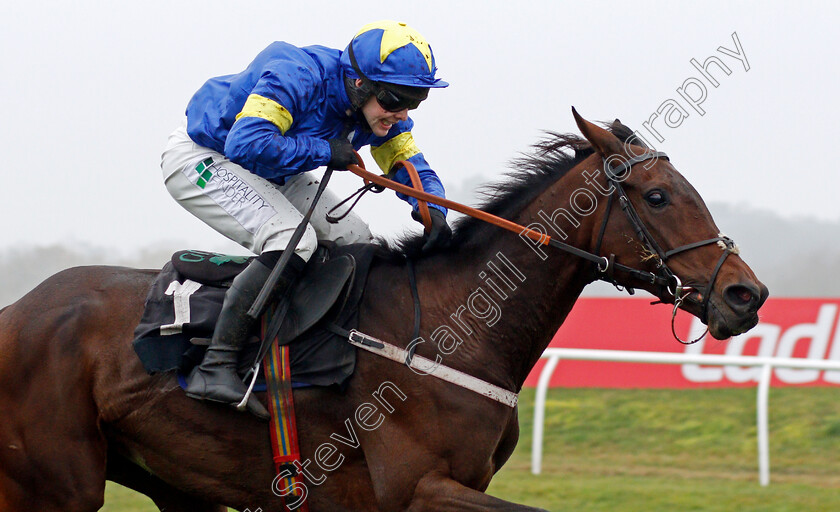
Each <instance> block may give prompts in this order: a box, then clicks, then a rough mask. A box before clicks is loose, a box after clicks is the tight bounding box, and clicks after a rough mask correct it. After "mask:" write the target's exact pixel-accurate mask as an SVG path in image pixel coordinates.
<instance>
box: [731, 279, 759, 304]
mask: <svg viewBox="0 0 840 512" xmlns="http://www.w3.org/2000/svg"><path fill="white" fill-rule="evenodd" d="M724 297H725V299H726V302H727V303H729V305H730V306H732V307H736V308H744V307H748V306H750V305H751V304H753V303H754V302H756V301H757V300H758V292H757V291H755V290H753V289H752V287H749V286H744V285H739V284H736V285H732V286H729V287H728V288H726V291H725V292H724Z"/></svg>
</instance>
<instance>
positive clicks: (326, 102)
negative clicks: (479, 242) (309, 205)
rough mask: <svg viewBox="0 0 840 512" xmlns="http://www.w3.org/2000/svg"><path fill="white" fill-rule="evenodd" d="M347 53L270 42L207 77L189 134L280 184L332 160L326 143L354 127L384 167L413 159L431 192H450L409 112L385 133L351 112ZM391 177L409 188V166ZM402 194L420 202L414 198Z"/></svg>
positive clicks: (190, 116)
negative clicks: (231, 71)
mask: <svg viewBox="0 0 840 512" xmlns="http://www.w3.org/2000/svg"><path fill="white" fill-rule="evenodd" d="M341 54H342V52H341V51H340V50H335V49H331V48H326V47H323V46H307V47H303V48H298V47H296V46H292V45H290V44H288V43H284V42H275V43H272V44H271V45H269V46H268V47H267V48H266V49H265V50H263V51H262V52H260V54H259V55H257V57H256V58H255V59H254V61H253V62H251V64H249V65H248V67H247V68H246V69H245V70H244V71H242V72H241V73H238V74H235V75H225V76H220V77H216V78H211V79H210V80H208V81H207V82H205V83H204V85H203V86H202V87H201V88H200V89H199V90H198V92H196V93H195V95H194V96H193V97H192V99H191V100H190V102H189V105H188V106H187V133H189V135H190V138H192V140H193V141H195V142H196V143H197V144H200V145H202V146H204V147H208V148H211V149H213V150H215V151H218V152H219V153H222V154H224V155H225V156H226V157H227V158H229V159H230V160H231V161H232V162H235V163H237V164H238V165H240V166H242V167H243V168H245V169H248V170H249V171H251V172H253V173H254V174H256V175H258V176H261V177H263V178H265V179H268V180H271V181H273V182H275V183H280V184H282V183H283V182H284V181H285V178H287V177H289V176H293V175H295V174H299V173H302V172H305V171H311V170H313V169H315V168H317V167H320V166H324V165H327V163H328V162H329V160H330V146H329V143H328V142H327V141H328V140H329V139H333V138H337V137H340V136H341V135H342V133H351V134H352V139H351V143H352V144H353V147H354V148H355V149H356V150H358V149H360V148H361V147H363V146H367V145H370V146H371V154H372V155H373V158H374V160H375V161H376V163H377V164H378V165H379V167H380V168H381V169H382V171H383V172H385V173H386V174H387V173H388V172H389V171H390V170H391V168H392V166H393V164H394V162H396V161H398V160H408V161H410V162H411V163H413V164H414V166H415V168H416V169H417V172H418V174H419V175H420V180H421V181H422V183H423V188H424V189H425V191H426V192H429V193H431V194H434V195H437V196H440V197H445V191H444V188H443V184H442V183H441V182H440V179H439V178H438V176H437V174H436V173H435V172H434V171H433V170H432V168H431V167H430V166H429V164H428V162H426V159H425V158H424V157H423V153H421V152H420V150H419V149H418V148H417V145H416V144H415V143H414V138H413V137H412V135H411V128H412V127H413V126H414V122H413V121H412V120H411V119H410V118H409V119H407V120H406V121H400V122H398V123H397V124H395V125H394V126H392V127H391V130H390V131H389V132H388V135H386V136H385V137H377V136H375V135H374V134H373V133H372V132H371V131H370V129H369V127H366V122H365V121H364V119H363V118H362V117H361V116H359V117H357V116H356V114H349V115H348V114H347V112H348V111H350V110H351V109H352V106H351V103H350V99H349V98H348V96H347V92H346V90H345V88H344V72H343V70H342V67H341V63H340V59H341ZM362 123H365V124H364V125H363V124H362ZM365 128H367V129H365ZM345 130H346V131H345ZM393 179H394V181H397V182H399V183H402V184H403V185H408V186H411V180H410V178H409V176H408V173H407V172H406V170H405V169H402V168H401V169H400V170H399V171H397V172H396V173H395V174H394V175H393ZM397 195H398V196H399V197H400V198H401V199H403V200H405V201H407V202H408V203H410V204H411V206H412V207H413V208H414V209H416V208H417V200H416V199H414V198H412V197H407V196H405V195H403V194H399V193H398V194H397ZM434 206H435V207H437V208H438V209H439V210H441V211H442V212H443V213H444V214H445V213H446V209H445V208H443V207H440V206H437V205H434Z"/></svg>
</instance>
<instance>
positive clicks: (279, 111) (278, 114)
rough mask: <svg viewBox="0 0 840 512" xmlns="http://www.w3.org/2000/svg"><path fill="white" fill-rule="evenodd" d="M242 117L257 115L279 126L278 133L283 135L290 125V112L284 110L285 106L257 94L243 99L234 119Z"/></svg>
mask: <svg viewBox="0 0 840 512" xmlns="http://www.w3.org/2000/svg"><path fill="white" fill-rule="evenodd" d="M242 117H259V118H261V119H265V120H266V121H268V122H270V123H271V124H273V125H274V126H276V127H277V128H279V129H280V133H281V134H283V135H285V134H286V131H287V130H288V129H289V127H291V126H292V114H291V113H290V112H289V111H288V110H286V107H284V106H283V105H281V104H279V103H277V102H276V101H274V100H272V99H269V98H266V97H264V96H260V95H259V94H251V95H250V96H248V99H247V100H245V105H244V106H243V107H242V111H241V112H240V113H238V114H236V120H237V121H239V119H240V118H242Z"/></svg>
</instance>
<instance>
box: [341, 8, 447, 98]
mask: <svg viewBox="0 0 840 512" xmlns="http://www.w3.org/2000/svg"><path fill="white" fill-rule="evenodd" d="M341 66H342V68H343V70H344V74H345V76H346V77H347V78H350V79H356V78H360V79H362V81H363V82H364V83H365V85H366V89H369V91H368V92H369V93H373V94H376V93H377V92H379V91H383V90H384V91H389V92H392V93H396V96H397V97H399V98H404V99H406V100H407V99H408V98H410V97H414V98H415V99H417V100H419V101H422V100H423V99H425V98H426V95H428V93H429V89H431V88H440V87H446V86H448V85H449V84H448V83H447V82H445V81H443V80H441V79H440V78H435V71H437V67H436V66H435V56H434V53H432V47H431V46H429V43H428V42H426V39H425V38H424V37H423V36H422V35H420V33H419V32H417V31H416V30H414V29H413V28H411V27H409V26H408V25H406V24H405V23H399V22H396V21H377V22H374V23H369V24H367V25H365V26H364V27H362V29H361V30H360V31H359V33H358V34H356V36H355V37H354V38H353V40H352V41H350V44H349V45H347V48H346V49H345V50H344V53H343V54H342V55H341ZM385 96H386V98H385V100H386V103H387V100H388V99H389V98H388V96H390V95H387V94H386V95H385ZM377 97H379V95H377ZM391 99H394V98H391ZM394 101H396V99H394ZM419 101H417V102H416V103H418V104H419ZM380 103H382V101H380ZM405 104H406V103H405V102H403V103H399V102H395V103H393V104H392V105H391V106H392V107H394V108H397V107H400V106H404V105H405ZM408 104H409V105H410V106H409V107H408V108H414V107H416V104H413V103H411V102H409V103H408Z"/></svg>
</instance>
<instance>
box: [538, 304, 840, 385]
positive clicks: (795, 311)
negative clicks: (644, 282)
mask: <svg viewBox="0 0 840 512" xmlns="http://www.w3.org/2000/svg"><path fill="white" fill-rule="evenodd" d="M650 301H651V299H636V298H621V299H619V298H616V299H604V298H583V299H580V300H578V302H577V304H576V305H575V307H574V309H573V310H572V312H571V314H570V315H569V317H568V319H567V320H566V323H565V324H563V326H562V327H561V328H560V330H559V331H558V332H557V334H556V335H555V337H554V339H553V340H552V342H551V344H550V345H549V346H550V347H567V348H589V349H610V350H638V351H650V352H677V353H686V354H724V355H732V356H742V355H743V356H755V355H760V356H766V357H774V356H775V357H803V358H808V359H812V360H832V361H840V323H838V310H840V299H773V298H771V299H769V300H768V301H767V303H765V305H764V306H763V307H762V309H761V313H760V316H761V321H760V322H759V324H758V325H757V326H756V327H754V328H753V329H752V330H751V331H749V332H747V333H744V334H741V335H739V336H734V337H732V338H730V339H728V340H723V341H719V340H716V339H714V338H712V337H711V336H709V335H706V336H705V337H704V338H703V339H701V340H700V341H699V342H697V343H695V344H693V345H682V344H680V343H679V342H678V341H676V340H675V339H674V337H673V336H672V334H671V310H672V307H671V306H667V305H656V306H651V305H650ZM675 326H676V332H677V334H679V335H680V337H681V338H682V339H695V338H697V336H699V335H701V334H702V333H703V331H704V329H705V326H704V325H703V324H702V323H701V322H700V321H699V320H697V319H696V318H694V317H693V316H691V315H689V314H688V313H685V312H682V311H681V312H679V313H678V314H677V319H676V324H675ZM544 365H545V359H542V360H540V362H538V363H537V366H536V367H534V370H533V371H532V372H531V374H530V375H529V377H528V379H527V380H526V381H525V385H526V386H536V384H537V379H538V378H539V375H540V371H542V368H543V366H544ZM760 371H761V368H760V367H737V366H705V365H696V364H685V365H669V364H648V363H617V362H608V361H573V360H565V361H564V360H562V359H561V361H560V363H559V364H558V366H557V369H556V370H555V372H554V375H553V377H552V379H551V381H550V385H551V387H606V388H697V387H751V386H755V385H756V383H757V382H758V379H759V373H760ZM771 385H773V386H837V385H840V371H822V370H810V369H792V368H774V369H773V378H772V382H771Z"/></svg>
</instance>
